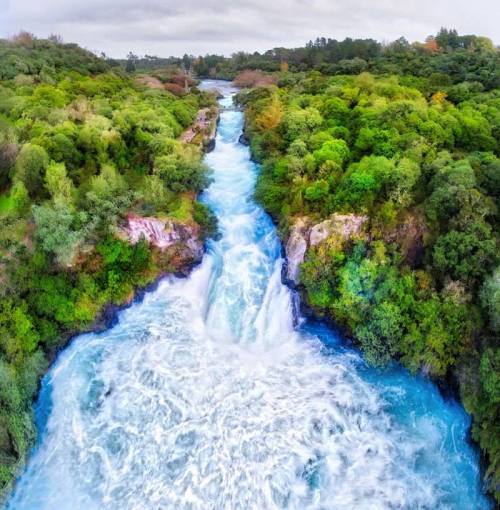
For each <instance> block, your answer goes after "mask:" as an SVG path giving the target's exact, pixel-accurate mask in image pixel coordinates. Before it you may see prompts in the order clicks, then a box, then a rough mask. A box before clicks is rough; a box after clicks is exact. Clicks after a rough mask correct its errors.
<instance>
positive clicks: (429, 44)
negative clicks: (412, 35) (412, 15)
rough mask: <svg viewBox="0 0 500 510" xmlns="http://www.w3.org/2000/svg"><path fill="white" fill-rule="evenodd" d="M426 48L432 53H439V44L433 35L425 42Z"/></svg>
mask: <svg viewBox="0 0 500 510" xmlns="http://www.w3.org/2000/svg"><path fill="white" fill-rule="evenodd" d="M424 48H425V49H426V50H428V51H432V52H436V51H438V49H439V46H438V43H437V41H436V39H435V38H434V37H433V36H432V35H430V36H429V37H427V39H426V40H425V44H424Z"/></svg>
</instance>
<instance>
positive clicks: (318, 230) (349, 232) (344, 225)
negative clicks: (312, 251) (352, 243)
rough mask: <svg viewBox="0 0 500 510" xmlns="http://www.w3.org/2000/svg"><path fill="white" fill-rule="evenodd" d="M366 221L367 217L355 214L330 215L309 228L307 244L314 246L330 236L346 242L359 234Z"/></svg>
mask: <svg viewBox="0 0 500 510" xmlns="http://www.w3.org/2000/svg"><path fill="white" fill-rule="evenodd" d="M367 219H368V217H367V216H360V215H357V214H332V216H331V217H330V218H329V219H327V220H325V221H322V222H321V223H318V224H317V225H314V226H313V227H311V231H310V234H309V242H310V244H311V246H316V245H318V244H319V243H321V242H323V241H324V240H325V239H327V238H329V237H332V236H336V237H337V238H340V239H341V240H343V241H346V240H347V239H350V238H352V237H355V236H358V235H360V234H361V231H362V228H363V225H364V224H365V222H366V220H367Z"/></svg>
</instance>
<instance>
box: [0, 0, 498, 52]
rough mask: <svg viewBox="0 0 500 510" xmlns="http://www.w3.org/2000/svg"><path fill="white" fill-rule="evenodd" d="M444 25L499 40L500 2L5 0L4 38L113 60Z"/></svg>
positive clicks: (1, 0)
mask: <svg viewBox="0 0 500 510" xmlns="http://www.w3.org/2000/svg"><path fill="white" fill-rule="evenodd" d="M441 26H446V27H450V28H456V29H457V30H458V31H459V33H462V34H470V33H475V34H478V35H485V36H488V37H490V38H491V39H493V41H494V42H495V43H496V44H498V43H500V0H472V1H471V0H244V1H240V0H230V1H226V0H0V37H8V36H11V35H12V34H15V33H17V32H18V31H19V30H21V29H22V30H28V31H30V32H33V33H35V34H36V35H37V36H39V37H46V36H47V35H49V34H51V33H55V34H59V35H61V36H62V37H63V39H64V40H65V41H71V42H77V43H79V44H81V45H82V46H84V47H86V48H88V49H90V50H93V51H97V52H100V51H104V52H106V54H108V55H110V56H113V57H124V56H125V55H126V54H127V53H128V52H129V51H133V52H134V53H138V54H141V55H143V54H149V55H158V56H169V55H182V54H184V53H192V54H195V55H198V54H205V53H224V54H226V55H230V54H231V53H233V52H235V51H238V50H245V51H255V50H258V51H262V50H266V49H270V48H274V47H276V46H286V47H295V46H302V45H304V43H305V42H307V41H308V40H309V39H315V38H316V37H317V36H324V37H331V38H335V39H343V38H345V37H363V38H364V37H373V38H375V39H377V40H379V41H391V40H394V39H396V38H398V37H400V36H401V35H403V36H405V37H406V38H407V39H408V40H409V41H410V42H412V41H416V40H420V41H422V40H423V39H424V38H425V37H426V36H427V35H429V34H434V33H436V32H437V30H439V28H440V27H441Z"/></svg>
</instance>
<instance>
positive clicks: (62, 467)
mask: <svg viewBox="0 0 500 510" xmlns="http://www.w3.org/2000/svg"><path fill="white" fill-rule="evenodd" d="M204 85H205V86H206V87H208V86H211V85H214V83H213V82H208V83H205V84H204ZM217 85H218V87H219V88H220V89H221V90H223V92H224V94H225V97H224V99H222V100H221V104H222V105H223V106H230V105H231V103H232V94H234V92H235V91H234V90H232V89H231V88H230V87H229V86H228V85H226V84H224V83H217ZM242 124H243V114H242V113H241V112H236V111H225V112H223V113H222V115H221V122H220V125H219V130H218V136H217V144H216V148H215V150H214V151H213V152H212V153H210V154H208V155H207V156H206V158H205V160H206V162H207V164H208V165H209V166H210V167H211V168H212V169H213V178H214V181H213V184H212V185H211V186H210V187H209V188H208V190H207V191H206V192H205V193H204V196H203V200H204V201H205V202H206V203H207V204H209V205H210V206H211V207H212V208H213V209H214V211H215V212H216V214H217V216H218V218H219V222H220V229H221V232H222V238H221V239H220V240H219V241H217V242H210V244H209V247H208V253H207V254H206V255H205V257H204V259H203V262H202V264H201V265H200V266H198V267H197V268H196V269H195V270H194V271H193V273H192V275H191V276H190V277H189V278H187V279H176V278H168V279H165V280H163V281H162V282H161V283H160V285H159V286H158V288H157V290H155V291H154V292H150V293H148V294H147V295H146V296H145V298H144V300H143V302H141V303H136V304H134V305H133V306H131V307H130V308H128V309H127V310H124V311H123V312H121V313H120V315H119V323H118V324H117V325H116V326H114V327H113V328H112V329H110V330H109V331H106V332H104V333H100V334H85V335H81V336H79V337H77V338H75V339H74V341H73V342H72V343H71V345H70V346H69V347H68V348H67V349H66V350H65V351H64V352H63V353H62V354H61V355H60V356H59V357H58V359H57V362H56V363H55V364H54V366H53V367H52V369H51V370H50V372H49V373H48V374H47V376H46V377H45V378H44V380H43V385H42V390H41V393H40V397H39V401H38V403H37V418H38V426H39V430H40V440H39V444H38V446H37V447H36V449H35V450H34V452H33V454H32V456H31V459H30V461H29V464H28V467H27V469H26V471H25V473H24V474H23V475H22V476H21V477H20V479H19V481H18V483H17V486H16V490H15V492H14V493H13V495H12V496H11V499H10V501H9V502H8V504H7V508H8V509H10V510H14V509H15V510H28V509H29V510H45V509H46V510H55V509H57V510H66V509H67V510H80V509H81V510H94V509H96V510H97V509H99V510H102V509H116V510H127V509H137V510H143V509H155V510H156V509H176V510H183V509H192V510H196V509H200V510H207V509H213V510H222V509H228V510H233V509H235V510H236V509H245V510H246V509H256V510H257V509H258V510H263V509H280V508H288V509H300V510H305V509H338V510H343V509H348V510H363V509H367V510H368V509H369V510H376V509H429V510H431V509H432V510H436V509H440V510H442V509H464V510H472V509H474V510H480V509H487V508H489V507H490V505H489V503H488V500H487V499H486V498H485V497H484V495H483V493H482V490H481V481H480V473H479V464H478V456H477V454H476V453H475V451H474V450H473V449H472V448H471V447H470V446H469V444H468V443H467V439H466V434H467V429H468V426H469V419H468V417H467V415H466V414H465V413H464V411H463V410H462V408H461V407H460V406H459V405H458V404H457V403H456V402H454V401H447V400H444V399H443V398H442V397H441V396H440V394H439V392H438V391H437V389H436V388H435V386H433V385H432V384H430V383H429V382H427V381H425V380H422V379H419V378H415V377H412V376H410V375H408V374H407V373H406V372H405V371H403V370H402V369H400V368H394V369H392V370H390V371H385V372H379V371H375V370H373V369H370V368H368V367H367V366H366V365H365V363H364V362H363V359H362V358H361V356H360V355H359V353H358V352H357V351H354V350H351V349H347V348H345V347H343V346H342V343H341V341H340V339H339V338H337V337H336V336H335V334H334V333H332V332H331V331H328V330H327V329H326V328H324V327H322V326H318V325H313V324H309V325H308V324H303V325H302V326H301V327H300V328H298V329H297V328H294V321H293V312H292V308H293V307H292V299H291V294H290V291H289V290H288V289H287V288H286V287H285V286H283V285H282V283H281V279H280V273H281V266H282V263H283V261H282V259H281V255H280V244H279V240H278V237H277V235H276V231H275V228H274V226H273V224H272V222H271V220H270V219H269V217H268V216H267V215H266V214H265V213H264V212H263V210H262V209H261V208H260V207H258V206H257V204H256V203H255V202H254V201H253V199H252V193H253V189H254V185H255V179H256V175H257V172H258V166H257V165H255V164H254V163H252V162H251V161H250V156H249V151H248V148H246V147H244V146H242V145H240V144H238V136H239V135H240V133H241V129H242Z"/></svg>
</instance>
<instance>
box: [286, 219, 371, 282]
mask: <svg viewBox="0 0 500 510" xmlns="http://www.w3.org/2000/svg"><path fill="white" fill-rule="evenodd" d="M367 221H368V217H367V216H361V215H356V214H332V215H331V216H330V218H328V219H327V220H324V221H322V222H320V223H317V224H313V222H312V220H311V219H310V218H308V217H307V216H303V217H299V218H296V219H295V221H294V223H293V224H292V226H291V227H290V233H289V236H288V240H287V242H286V245H285V254H286V270H285V280H286V283H287V284H289V285H291V286H292V287H297V286H298V285H299V280H300V265H301V264H302V263H303V262H304V260H305V256H306V253H307V250H308V249H309V248H310V247H313V246H317V245H319V244H321V243H323V242H325V241H326V242H333V243H344V242H345V241H348V240H351V239H355V238H366V237H367V233H366V230H365V228H364V227H365V225H366V222H367Z"/></svg>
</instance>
